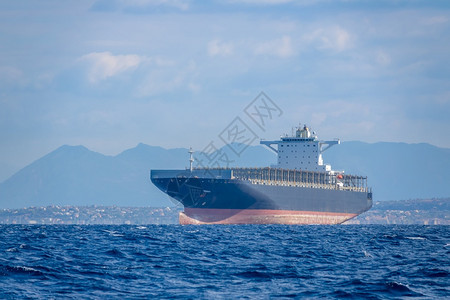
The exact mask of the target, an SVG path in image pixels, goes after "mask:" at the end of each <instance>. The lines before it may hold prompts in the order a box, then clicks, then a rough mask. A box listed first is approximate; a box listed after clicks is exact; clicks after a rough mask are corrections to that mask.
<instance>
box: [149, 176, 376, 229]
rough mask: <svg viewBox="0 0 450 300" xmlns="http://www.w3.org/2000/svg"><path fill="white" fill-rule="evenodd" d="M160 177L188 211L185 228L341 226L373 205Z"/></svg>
mask: <svg viewBox="0 0 450 300" xmlns="http://www.w3.org/2000/svg"><path fill="white" fill-rule="evenodd" d="M180 174H183V173H182V172H181V171H180ZM161 175H162V174H159V173H158V172H157V171H156V172H155V173H153V172H152V175H151V180H152V182H153V183H154V184H155V185H156V186H157V187H158V188H159V189H160V190H162V191H163V192H165V193H166V194H168V195H169V196H170V197H172V198H173V199H175V200H176V201H178V202H180V203H181V204H182V205H183V206H184V212H182V213H180V224H340V223H343V222H345V221H346V220H348V219H351V218H353V217H355V216H357V215H359V214H361V213H363V212H365V211H367V210H368V209H370V208H371V206H372V199H371V195H370V194H368V193H367V192H356V191H349V190H338V189H327V188H317V187H305V186H303V187H301V186H285V185H279V184H255V183H251V182H250V181H248V180H237V179H231V178H226V177H227V176H226V175H225V176H222V177H225V178H220V179H218V178H217V176H216V178H207V177H205V176H202V177H197V176H190V177H188V176H185V175H186V174H185V173H184V175H182V176H171V175H170V174H166V176H161Z"/></svg>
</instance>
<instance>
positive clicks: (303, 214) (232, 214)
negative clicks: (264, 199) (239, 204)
mask: <svg viewBox="0 0 450 300" xmlns="http://www.w3.org/2000/svg"><path fill="white" fill-rule="evenodd" d="M356 216H357V214H351V213H332V212H315V211H293V210H271V209H245V210H236V209H208V208H185V210H184V212H180V217H179V221H180V224H182V225H202V224H287V225H306V224H341V223H343V222H345V221H347V220H349V219H351V218H353V217H356Z"/></svg>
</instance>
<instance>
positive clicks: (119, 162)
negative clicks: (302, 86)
mask: <svg viewBox="0 0 450 300" xmlns="http://www.w3.org/2000/svg"><path fill="white" fill-rule="evenodd" d="M222 150H223V151H224V152H225V153H227V154H228V158H229V159H231V160H233V162H232V163H231V164H230V166H237V165H239V166H246V167H250V166H255V167H256V166H269V165H271V164H274V163H275V162H276V156H275V154H274V153H273V152H271V151H270V150H268V149H266V148H264V147H262V146H259V145H258V146H248V148H247V149H245V151H243V153H242V154H241V155H240V156H239V157H238V156H237V155H235V154H234V153H233V152H232V151H230V149H229V147H227V146H225V147H224V148H222ZM187 151H188V150H187V149H183V148H178V149H163V148H161V147H155V146H148V145H145V144H139V145H137V146H136V147H135V148H132V149H129V150H126V151H124V152H122V153H120V154H119V155H116V156H106V155H103V154H100V153H97V152H93V151H90V150H89V149H87V148H85V147H83V146H62V147H60V148H58V149H56V150H55V151H53V152H51V153H49V154H47V155H46V156H44V157H42V158H40V159H39V160H37V161H35V162H33V163H32V164H30V165H28V166H27V167H25V168H23V169H21V170H20V171H18V172H17V173H15V174H14V175H13V176H11V177H10V178H8V179H7V180H5V181H3V182H2V183H0V208H20V207H29V206H46V205H116V206H153V207H155V206H173V205H174V204H173V203H172V202H171V201H170V200H169V198H168V197H167V196H166V195H165V194H163V193H162V192H160V191H159V190H158V189H156V188H155V187H154V186H153V184H152V183H151V182H150V180H149V170H150V169H176V168H185V167H187V166H188V165H189V161H188V159H189V155H188V153H187ZM196 155H197V157H198V155H199V154H196ZM323 156H324V161H325V162H326V163H329V164H331V165H332V167H333V169H335V170H345V172H346V173H348V174H358V175H367V176H368V177H369V185H370V186H372V188H373V193H374V200H375V201H380V200H381V201H382V200H400V199H415V198H432V197H448V196H450V172H449V171H448V170H450V149H446V148H438V147H435V146H432V145H429V144H404V143H375V144H368V143H363V142H344V143H342V144H341V145H338V146H335V147H332V148H330V149H329V150H327V151H326V152H325V153H324V154H323Z"/></svg>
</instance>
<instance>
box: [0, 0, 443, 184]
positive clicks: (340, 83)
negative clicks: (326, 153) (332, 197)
mask: <svg viewBox="0 0 450 300" xmlns="http://www.w3.org/2000/svg"><path fill="white" fill-rule="evenodd" d="M449 53H450V2H448V1H438V0H437V1H426V0H425V1H414V0H411V1H401V0H392V1H382V0H381V1H352V0H346V1H326V0H323V1H320V0H304V1H289V0H280V1H277V0H262V1H256V0H241V1H240V0H234V1H233V0H230V1H225V0H216V1H183V0H129V1H125V0H99V1H79V0H74V1H70V0H69V1H59V0H42V1H31V0H28V1H27V0H25V1H0V181H1V180H2V179H6V178H7V177H9V176H10V175H12V174H13V173H14V172H15V171H17V170H19V169H20V168H22V167H24V166H26V165H28V164H29V163H31V162H33V161H35V160H36V159H39V158H40V157H42V156H43V155H45V154H47V153H49V152H51V151H53V150H54V149H56V148H58V147H59V146H61V145H84V146H86V147H87V148H89V149H90V150H93V151H97V152H100V153H103V154H106V155H116V154H118V153H120V152H122V151H124V150H126V149H129V148H132V147H135V146H136V145H137V144H138V143H145V144H149V145H155V146H161V147H164V148H178V147H185V148H188V147H190V146H192V147H193V148H194V149H195V150H202V149H204V148H205V147H207V146H208V145H211V143H212V142H213V143H214V145H215V146H217V147H220V146H221V145H223V144H224V143H225V142H226V139H223V137H224V132H225V131H224V130H226V129H229V128H231V127H233V126H235V125H236V124H238V125H239V124H240V126H246V127H245V128H247V129H248V130H251V132H252V133H253V136H254V137H257V138H255V139H251V141H252V142H253V143H254V144H255V143H256V144H257V143H258V141H259V139H260V138H264V139H272V140H273V139H277V138H278V137H279V136H280V135H281V134H284V133H291V128H292V127H293V126H298V125H299V124H308V125H309V126H310V127H312V128H313V130H315V131H316V132H317V134H318V135H319V138H320V139H333V138H340V139H341V141H355V140H358V141H363V142H368V143H374V142H379V141H385V142H405V143H430V144H433V145H436V146H438V147H445V148H450V55H449ZM261 92H263V94H261ZM261 97H262V98H261ZM264 103H265V104H268V105H266V106H264ZM267 107H272V108H276V109H272V110H270V109H267ZM258 108H259V111H256V110H257V109H258ZM254 109H256V110H254ZM252 110H253V111H252ZM255 112H258V113H259V116H265V117H264V118H265V119H264V120H263V119H260V121H264V124H263V125H264V126H261V124H258V120H257V117H258V115H256V114H255ZM238 141H239V140H238Z"/></svg>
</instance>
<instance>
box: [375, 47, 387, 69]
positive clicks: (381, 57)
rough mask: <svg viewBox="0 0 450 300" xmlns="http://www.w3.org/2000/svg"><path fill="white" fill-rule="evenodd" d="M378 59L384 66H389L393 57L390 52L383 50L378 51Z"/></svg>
mask: <svg viewBox="0 0 450 300" xmlns="http://www.w3.org/2000/svg"><path fill="white" fill-rule="evenodd" d="M376 60H377V62H378V63H379V64H380V65H383V66H387V65H389V64H390V63H391V57H390V56H389V54H387V53H386V52H384V51H381V50H380V51H378V53H377V57H376Z"/></svg>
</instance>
